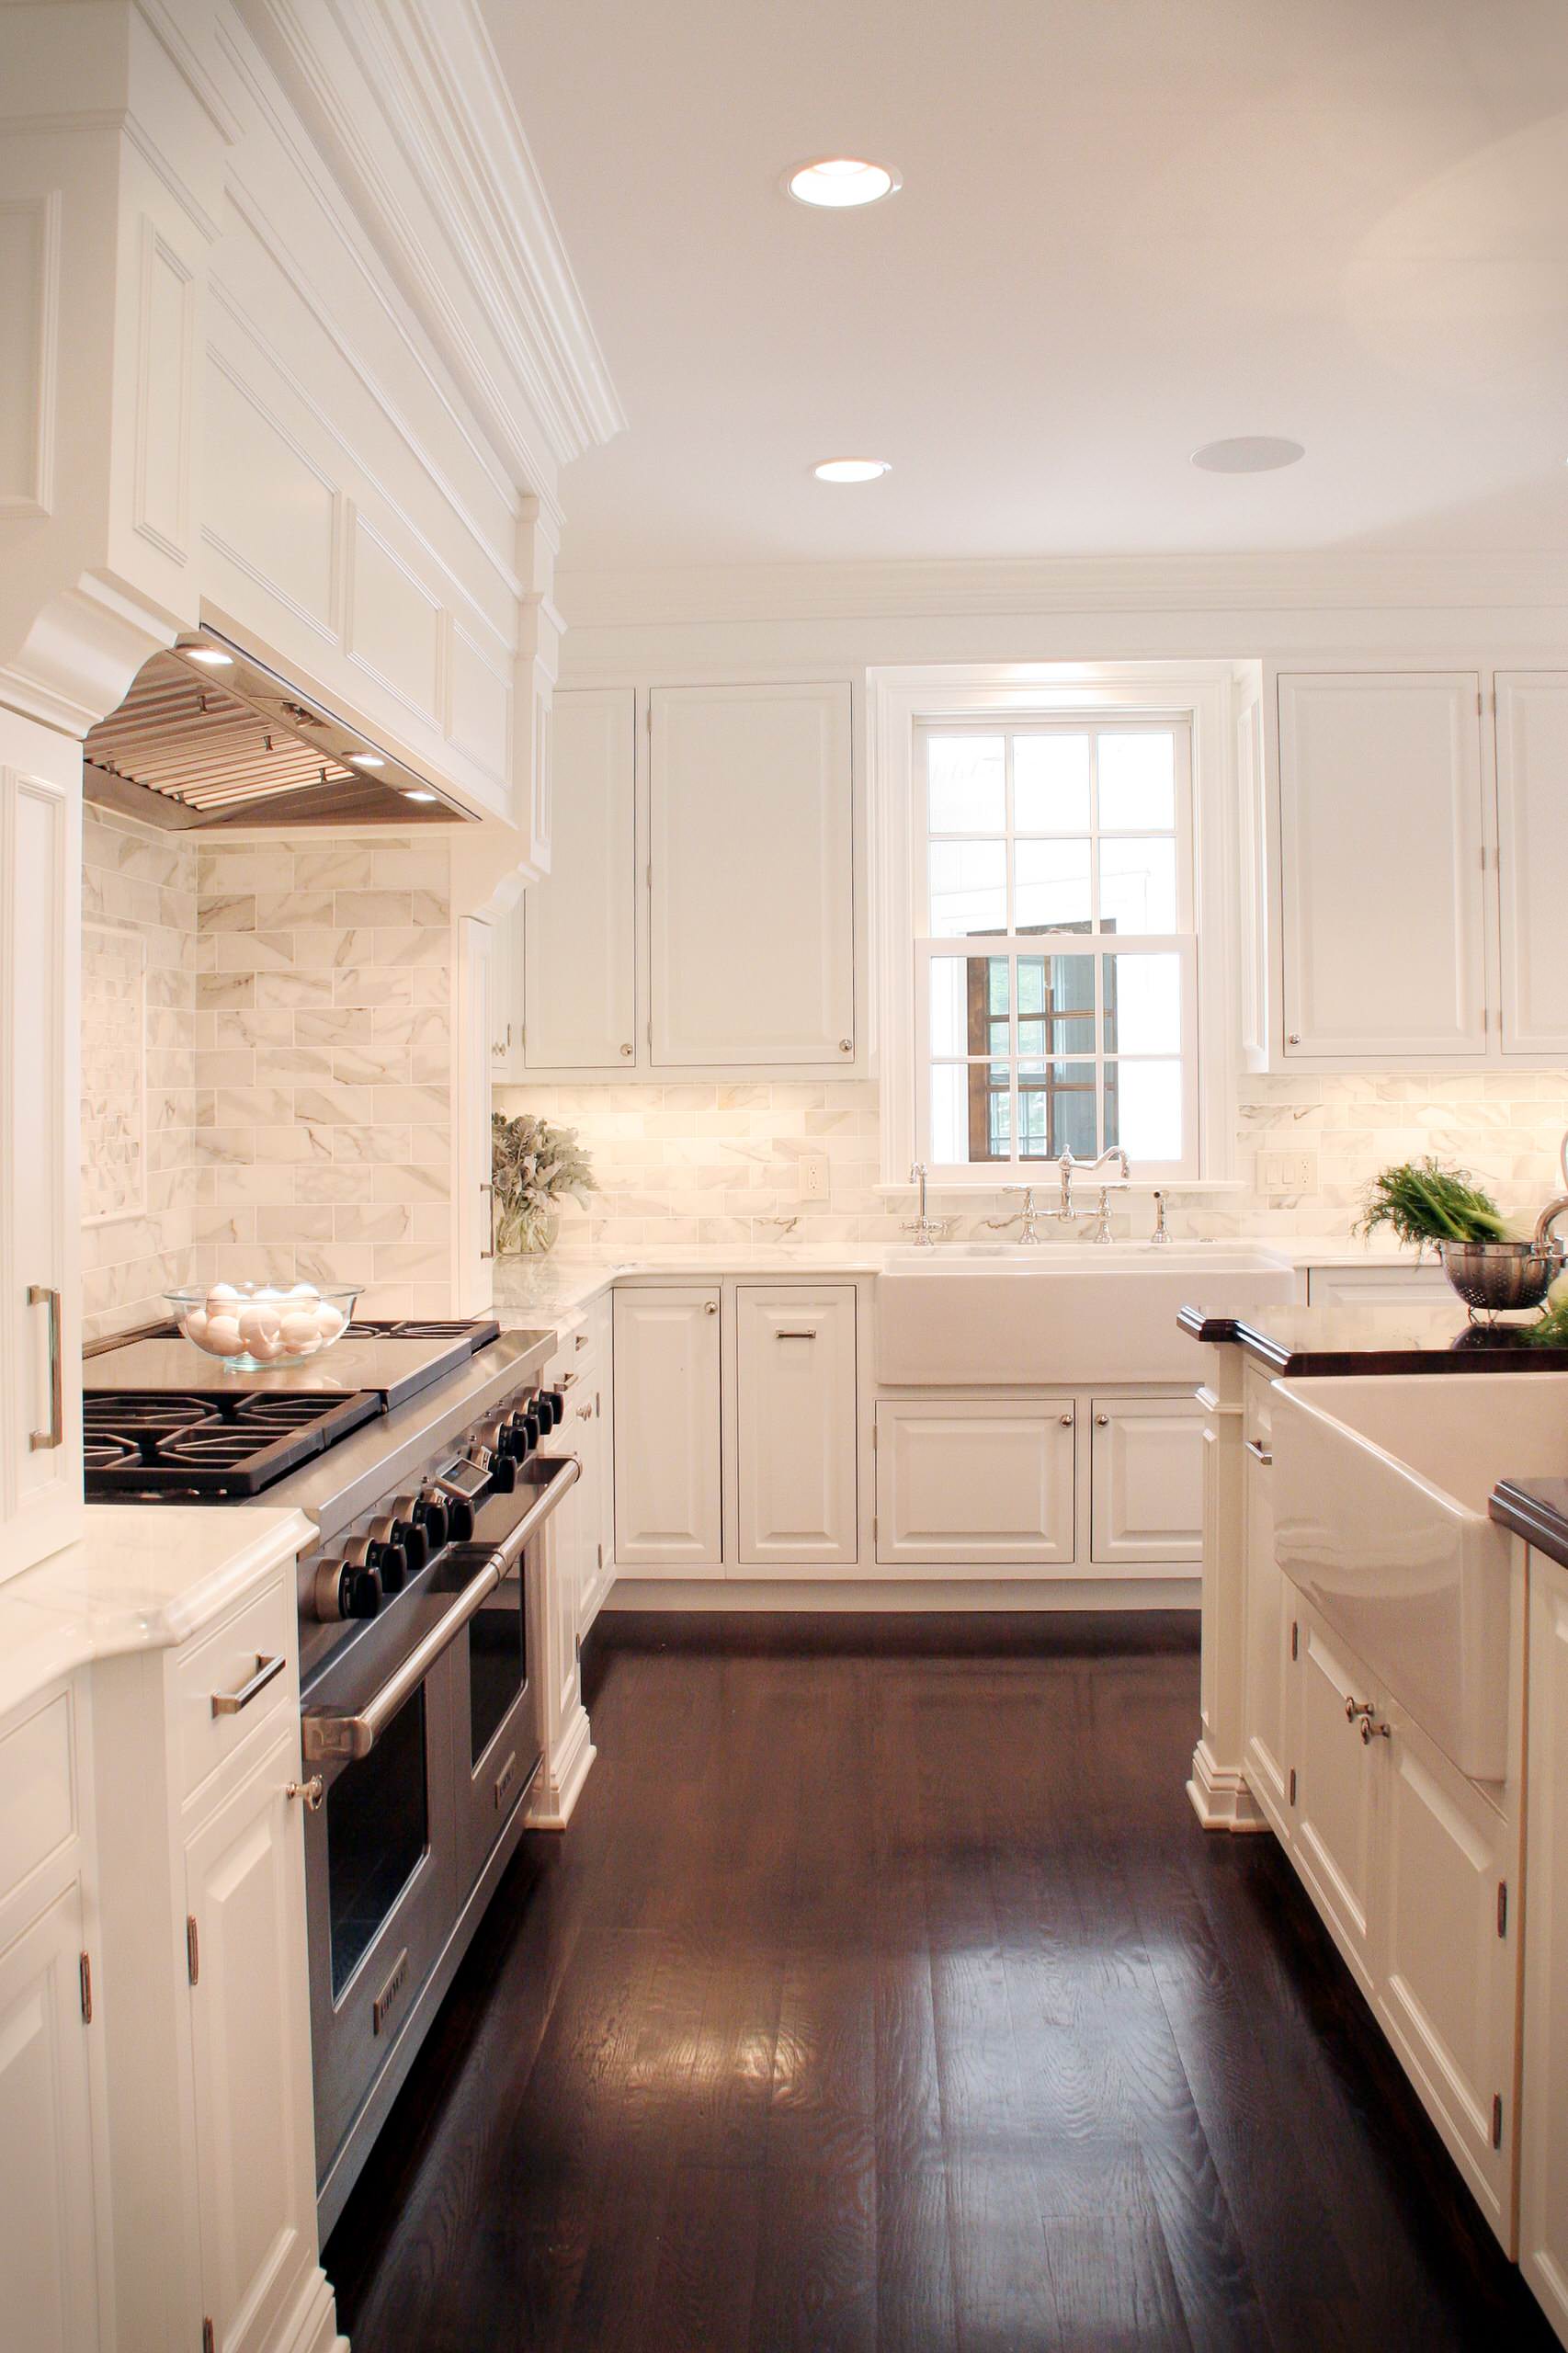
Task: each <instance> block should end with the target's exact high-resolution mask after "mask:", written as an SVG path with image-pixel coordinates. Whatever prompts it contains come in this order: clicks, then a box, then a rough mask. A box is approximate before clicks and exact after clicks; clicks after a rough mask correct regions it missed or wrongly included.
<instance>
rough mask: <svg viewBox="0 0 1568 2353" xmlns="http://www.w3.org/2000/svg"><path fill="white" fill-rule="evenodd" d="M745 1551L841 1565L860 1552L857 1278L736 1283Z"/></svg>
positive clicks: (755, 1556) (747, 1557)
mask: <svg viewBox="0 0 1568 2353" xmlns="http://www.w3.org/2000/svg"><path fill="white" fill-rule="evenodd" d="M735 1352H736V1380H735V1392H736V1420H737V1425H738V1438H739V1447H740V1471H739V1476H738V1479H737V1482H736V1487H737V1499H738V1503H739V1507H740V1543H739V1550H738V1556H737V1557H738V1559H739V1562H740V1564H741V1566H742V1567H743V1568H765V1567H770V1566H783V1565H788V1566H791V1567H818V1568H842V1567H846V1566H847V1565H849V1564H850V1563H853V1562H854V1561H855V1560H856V1558H857V1557H858V1551H859V1543H858V1524H857V1523H858V1500H857V1498H858V1488H857V1479H856V1427H857V1421H858V1405H857V1397H856V1349H855V1286H854V1284H853V1283H834V1284H824V1286H822V1287H821V1288H820V1289H813V1288H811V1287H809V1286H807V1285H804V1284H777V1285H762V1284H742V1285H740V1286H739V1287H738V1288H737V1290H736V1292H735Z"/></svg>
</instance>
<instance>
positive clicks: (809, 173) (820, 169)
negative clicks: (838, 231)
mask: <svg viewBox="0 0 1568 2353" xmlns="http://www.w3.org/2000/svg"><path fill="white" fill-rule="evenodd" d="M784 186H785V188H787V190H788V191H789V193H790V195H791V196H792V197H793V198H794V199H795V200H796V202H797V203H799V204H815V205H817V206H819V207H823V208H825V209H826V210H830V211H835V212H838V211H843V210H846V208H847V207H848V206H850V205H854V204H876V203H878V202H879V201H880V200H881V198H882V197H884V196H893V195H896V194H897V192H898V190H899V189H900V188H902V187H903V179H902V177H901V176H900V175H899V174H898V173H897V172H895V171H894V170H893V169H892V166H891V165H888V164H868V163H866V162H865V161H864V160H863V159H862V158H861V157H860V156H858V155H820V156H819V157H818V158H817V160H816V162H815V163H812V164H800V165H796V167H795V169H794V170H793V171H792V172H789V173H787V174H786V175H785V179H784Z"/></svg>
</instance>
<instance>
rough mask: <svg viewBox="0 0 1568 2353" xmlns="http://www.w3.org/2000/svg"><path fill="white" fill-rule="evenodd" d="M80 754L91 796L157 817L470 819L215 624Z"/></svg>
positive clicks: (167, 657) (383, 821)
mask: <svg viewBox="0 0 1568 2353" xmlns="http://www.w3.org/2000/svg"><path fill="white" fill-rule="evenodd" d="M83 754H84V758H85V767H84V770H83V779H84V790H85V792H86V795H87V798H88V799H89V800H91V801H103V802H106V803H108V806H110V807H111V808H116V809H119V810H122V811H124V812H126V813H129V814H130V815H131V816H135V817H140V818H142V820H143V821H144V822H146V823H148V824H154V825H165V826H169V827H175V828H185V827H189V826H205V827H212V826H219V825H289V826H295V825H397V826H400V827H402V828H403V829H405V830H406V829H407V828H408V827H410V826H414V825H421V824H459V823H463V822H472V821H471V820H469V814H468V812H467V811H466V810H464V809H460V808H459V807H458V806H457V805H456V804H455V803H454V802H452V801H449V800H448V799H447V798H446V796H445V794H444V793H443V792H442V791H441V790H440V789H439V787H438V786H437V785H435V784H433V783H432V782H431V781H430V779H429V778H428V777H425V776H421V775H420V774H419V773H418V771H417V770H416V769H415V768H412V767H409V766H408V765H407V763H406V762H405V761H403V760H402V759H400V758H398V757H397V756H396V755H395V754H393V753H391V752H389V751H387V750H385V749H384V748H383V747H382V746H381V745H379V744H372V743H371V742H370V741H369V738H368V737H367V736H365V735H363V734H362V733H360V732H359V730H358V728H356V727H353V726H350V725H349V724H348V722H347V721H345V720H342V719H339V718H338V717H337V716H336V714H335V712H334V711H332V710H330V709H329V708H328V706H327V705H326V704H324V703H323V702H321V701H319V700H318V699H316V698H315V697H313V696H309V695H304V694H301V693H298V692H296V690H295V689H294V688H291V687H290V685H289V684H288V683H287V681H286V680H284V679H282V678H279V677H278V676H275V675H274V673H273V672H272V671H270V670H268V669H267V668H266V667H265V666H264V665H262V664H261V663H259V662H258V661H256V658H255V656H254V655H253V654H246V653H245V652H244V650H243V649H242V648H241V647H239V646H237V645H235V644H233V643H232V642H230V640H228V639H227V638H223V637H220V636H219V635H218V634H217V632H216V631H212V630H202V631H193V632H192V633H190V634H189V635H187V636H186V637H184V638H182V639H181V640H180V642H179V643H178V644H177V645H175V646H173V647H171V648H170V650H169V651H168V652H167V653H165V654H153V658H152V660H151V661H150V662H147V663H145V664H143V665H142V668H141V669H140V670H139V671H138V672H137V674H136V676H135V678H134V679H133V680H132V682H131V691H130V693H129V694H128V695H127V696H126V698H125V700H124V701H123V702H122V703H121V704H120V706H119V710H111V711H110V713H109V715H108V718H107V719H102V720H100V721H99V722H98V724H97V726H96V727H94V728H92V729H91V730H90V731H89V733H88V734H87V738H86V741H85V745H83Z"/></svg>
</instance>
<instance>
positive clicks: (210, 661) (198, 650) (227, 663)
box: [180, 645, 234, 670]
mask: <svg viewBox="0 0 1568 2353" xmlns="http://www.w3.org/2000/svg"><path fill="white" fill-rule="evenodd" d="M180 652H181V653H182V654H184V655H185V658H186V660H187V662H202V663H205V665H207V667H208V669H210V670H228V669H232V668H233V660H234V657H233V654H220V653H219V651H218V648H217V647H216V646H215V645H182V646H181V647H180Z"/></svg>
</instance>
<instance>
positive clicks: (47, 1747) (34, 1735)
mask: <svg viewBox="0 0 1568 2353" xmlns="http://www.w3.org/2000/svg"><path fill="white" fill-rule="evenodd" d="M75 1733H76V1725H75V1711H74V1705H73V1701H72V1696H71V1693H70V1692H69V1691H57V1692H56V1693H55V1694H54V1696H53V1698H52V1699H46V1700H44V1702H43V1703H42V1705H41V1706H39V1705H36V1704H34V1705H31V1706H29V1708H28V1711H26V1712H24V1713H22V1714H21V1715H20V1716H18V1717H15V1718H13V1719H12V1721H11V1722H10V1723H9V1724H8V1725H7V1726H6V1730H5V1731H4V1732H0V1904H4V1902H5V1900H6V1897H7V1896H8V1895H9V1894H10V1893H11V1892H12V1890H13V1889H14V1888H17V1887H19V1886H20V1885H21V1883H22V1881H23V1880H25V1879H26V1878H27V1877H28V1875H29V1873H30V1872H33V1871H35V1870H37V1869H38V1867H39V1865H40V1863H44V1862H47V1861H48V1859H49V1858H50V1856H51V1855H53V1854H56V1853H58V1852H59V1850H60V1848H61V1847H64V1846H67V1845H69V1843H70V1841H71V1839H72V1838H73V1837H74V1836H75V1832H76V1753H75V1752H76V1738H75Z"/></svg>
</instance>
